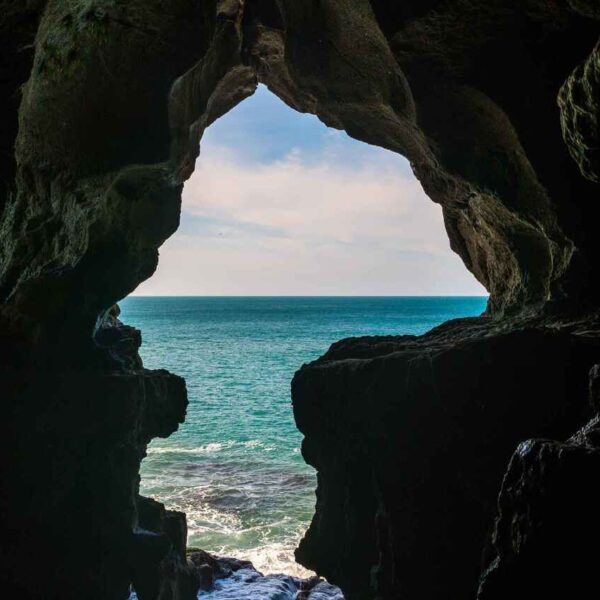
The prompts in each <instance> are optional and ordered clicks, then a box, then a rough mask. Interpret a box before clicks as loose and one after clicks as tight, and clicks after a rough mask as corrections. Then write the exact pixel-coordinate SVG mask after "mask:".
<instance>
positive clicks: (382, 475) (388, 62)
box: [0, 0, 600, 600]
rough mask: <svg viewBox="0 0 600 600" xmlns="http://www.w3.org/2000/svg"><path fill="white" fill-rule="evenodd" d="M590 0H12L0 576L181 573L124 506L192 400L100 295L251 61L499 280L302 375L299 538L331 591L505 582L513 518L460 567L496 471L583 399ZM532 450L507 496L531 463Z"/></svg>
mask: <svg viewBox="0 0 600 600" xmlns="http://www.w3.org/2000/svg"><path fill="white" fill-rule="evenodd" d="M598 17H599V13H598V8H597V2H595V1H593V0H569V1H566V0H565V1H561V2H547V1H545V0H526V1H523V2H513V1H509V0H493V1H489V0H445V1H442V0H426V1H423V0H419V1H418V2H417V1H416V0H415V1H413V0H407V1H405V2H393V1H391V0H371V1H368V0H303V1H302V2H299V1H297V0H129V1H127V2H125V1H123V0H46V1H44V0H27V1H26V2H23V1H16V0H8V1H7V2H4V4H3V6H2V15H1V20H0V32H1V34H2V42H3V53H2V57H1V59H0V75H1V77H0V87H1V91H2V111H3V114H2V119H1V120H0V158H1V161H2V166H1V168H0V176H1V177H2V187H1V188H0V232H1V239H0V341H1V351H0V360H1V369H2V373H1V375H2V377H1V379H0V396H1V398H2V406H3V419H2V428H1V430H0V440H1V442H0V443H1V444H2V481H3V485H2V490H1V492H0V507H1V511H0V518H1V520H2V523H1V525H2V528H3V529H7V530H8V533H7V535H5V536H3V537H2V555H1V557H0V560H1V565H2V569H1V573H2V584H3V588H2V589H3V591H4V592H9V591H10V590H13V589H14V590H16V592H17V593H18V594H19V596H18V597H28V598H44V599H45V600H50V599H54V598H60V599H61V600H65V599H71V598H81V597H86V598H99V599H102V600H104V599H106V600H113V599H115V600H116V599H117V598H123V597H125V596H126V594H127V587H128V585H129V583H130V582H131V581H133V580H134V579H136V580H137V581H138V585H139V586H141V587H144V586H145V587H144V590H145V591H143V592H142V594H144V593H145V594H146V595H147V597H148V598H152V597H157V596H160V597H161V598H162V599H163V600H166V599H167V598H169V599H170V598H176V597H181V598H182V600H183V598H184V597H185V595H188V596H189V595H190V594H193V590H192V589H191V588H190V587H189V586H188V587H186V585H187V584H185V581H186V575H185V574H186V573H187V571H186V569H187V568H188V566H186V564H185V563H184V561H183V554H182V547H183V543H184V540H183V538H184V537H185V535H184V533H185V532H184V526H183V521H182V519H181V517H177V516H174V515H171V516H169V515H168V513H164V514H163V512H161V511H162V509H161V508H160V507H154V508H155V510H156V511H157V512H156V514H155V515H154V516H155V517H156V518H151V519H150V522H152V523H153V525H152V526H153V527H154V530H152V531H153V533H152V531H151V532H150V533H148V534H143V535H142V538H140V535H139V534H140V527H141V529H144V527H143V526H142V525H140V520H139V514H140V511H138V510H137V508H136V507H137V488H138V468H139V462H140V460H141V458H142V457H143V455H144V451H145V446H146V444H147V443H148V441H149V440H150V439H151V438H152V437H155V436H159V435H160V436H162V435H169V434H170V433H171V432H172V431H174V430H175V428H176V427H177V424H178V423H179V422H180V421H181V420H182V419H183V417H184V412H185V402H186V400H185V386H184V383H183V382H182V380H181V379H179V378H178V377H177V376H175V375H171V374H169V373H166V372H163V371H148V370H145V369H144V368H143V365H142V363H141V361H140V359H139V356H138V355H137V348H138V347H139V343H140V340H141V338H140V334H139V332H135V331H134V330H132V329H130V328H127V327H126V326H124V325H122V324H120V323H119V322H118V318H117V314H116V310H114V309H111V308H110V307H112V306H113V305H114V304H115V303H116V302H117V301H118V300H119V299H120V298H122V297H124V296H126V295H127V294H128V293H130V292H131V291H132V290H133V289H135V287H136V286H137V285H138V284H139V283H140V282H141V281H143V280H144V279H146V278H148V277H149V276H150V275H151V274H152V273H153V271H154V269H155V268H156V264H157V260H158V248H159V247H160V245H161V244H162V243H163V242H164V240H165V239H167V237H168V236H170V235H171V234H172V233H173V232H174V231H175V230H176V229H177V226H178V221H179V211H180V201H181V189H182V185H183V182H184V181H185V179H186V178H187V177H189V175H190V174H191V173H192V171H193V168H194V164H195V160H196V158H197V157H198V152H199V149H198V143H199V141H200V139H201V137H202V133H203V131H204V129H205V128H206V127H207V126H209V125H210V124H211V123H212V122H213V121H214V120H215V119H217V118H218V117H219V116H221V115H222V114H224V113H225V112H227V110H229V109H230V108H231V107H233V106H234V105H235V104H237V103H238V102H240V101H241V100H242V99H243V98H245V97H247V96H248V95H250V94H251V93H252V92H253V91H254V89H255V87H256V85H257V83H258V82H263V83H265V84H266V85H267V86H268V87H269V88H270V89H271V90H272V91H273V92H274V93H276V94H277V95H278V96H279V97H280V98H282V99H283V100H284V101H286V102H287V103H288V104H289V105H290V106H292V107H294V108H296V109H298V110H300V111H306V112H311V113H314V114H316V115H317V116H318V117H319V118H320V119H321V120H322V121H323V122H325V123H326V124H328V125H330V126H332V127H337V128H342V129H345V130H346V131H347V132H348V133H349V134H350V135H352V136H354V137H356V138H358V139H360V140H363V141H365V142H368V143H372V144H377V145H380V146H383V147H385V148H389V149H391V150H393V151H396V152H400V153H402V154H403V155H405V156H406V157H407V158H408V159H409V160H410V161H411V164H412V166H413V169H414V172H415V174H416V176H417V177H418V178H419V180H420V181H421V183H422V185H423V187H424V189H425V190H426V192H427V194H428V195H429V196H430V197H431V198H432V200H434V201H435V202H437V203H439V204H440V205H441V207H442V210H443V214H444V219H445V224H446V229H447V231H448V236H449V239H450V244H451V247H452V248H453V250H454V251H456V252H457V253H458V254H459V255H460V256H461V258H462V259H463V261H464V263H465V265H466V267H467V268H468V269H470V270H471V271H472V272H473V273H474V275H475V276H476V277H477V278H478V279H479V281H481V282H482V283H483V284H484V285H485V286H486V287H487V289H488V290H489V291H490V294H491V296H490V302H489V307H488V317H486V318H485V319H482V320H481V321H476V322H468V323H458V324H453V325H450V326H448V327H446V328H443V329H441V330H438V331H436V332H434V333H432V334H430V335H428V336H425V337H423V338H420V339H406V338H390V339H386V340H381V339H375V340H362V341H347V342H344V343H342V344H340V345H338V346H334V348H332V350H331V351H330V352H329V353H328V354H327V355H326V356H325V357H324V358H323V359H322V360H321V361H318V362H317V363H316V364H313V365H311V366H308V367H306V368H305V369H303V370H302V371H301V372H300V373H299V375H298V376H297V378H296V381H295V384H294V394H295V399H294V402H295V410H296V415H297V418H298V423H299V426H300V427H301V429H302V430H303V431H304V432H305V434H306V436H307V439H306V443H305V454H306V457H307V459H308V460H309V461H310V462H312V463H313V464H316V465H317V466H318V468H319V471H320V472H319V491H318V506H317V514H316V517H315V521H314V523H313V525H312V527H311V530H310V532H309V534H308V536H307V538H306V539H305V541H304V542H303V544H302V546H301V548H300V550H299V557H300V558H301V560H302V561H303V562H304V563H306V564H310V565H312V566H314V567H315V568H316V569H317V570H319V571H320V572H323V573H325V574H327V575H328V576H329V577H331V578H332V580H334V581H337V582H339V583H341V584H342V586H343V587H344V590H345V591H346V593H347V595H348V596H349V597H350V598H375V597H379V598H386V599H387V598H390V599H391V598H397V597H402V598H407V599H411V598H425V597H427V598H440V599H442V598H448V597H452V598H456V597H461V594H463V593H464V594H467V597H468V595H469V594H470V595H471V596H473V595H474V594H475V590H476V588H477V577H478V568H479V565H480V564H481V565H483V567H485V568H486V569H487V571H486V580H485V581H492V580H494V581H508V579H507V577H508V576H505V575H504V573H505V572H506V571H505V569H504V566H503V565H504V564H506V560H505V558H506V557H508V556H509V555H510V556H511V557H512V558H510V559H509V562H511V564H516V563H519V561H521V554H520V553H519V552H517V551H513V550H510V551H508V550H505V549H506V548H508V545H507V544H508V542H507V541H506V540H507V539H508V538H507V537H502V535H501V534H502V528H500V529H498V528H497V533H496V534H495V537H494V548H495V550H494V552H496V553H497V555H498V557H499V559H498V561H496V562H495V563H493V565H491V563H490V562H489V560H488V558H489V557H484V558H483V559H482V560H481V561H480V560H479V556H481V552H482V548H483V547H484V546H485V537H486V536H485V533H486V531H488V530H491V529H492V520H493V519H492V517H493V512H494V510H493V507H494V505H495V495H496V491H497V490H498V489H499V487H500V482H501V476H502V470H503V464H504V463H505V462H506V461H508V459H509V457H510V454H511V453H512V452H513V451H514V449H515V447H516V446H517V444H518V443H520V442H522V441H523V440H525V439H527V438H530V437H532V436H543V437H545V438H551V439H554V440H556V442H548V444H550V446H548V447H551V448H552V449H553V450H552V452H554V451H555V449H557V448H559V449H560V448H562V446H560V443H561V442H563V441H564V440H565V439H567V437H568V436H569V435H570V434H571V433H572V432H573V431H575V430H576V429H578V428H580V427H582V426H583V424H584V421H585V419H587V418H589V417H590V416H591V415H590V414H586V410H585V401H584V395H582V393H581V389H582V387H583V386H584V385H585V384H584V381H585V372H586V371H587V369H588V368H589V366H590V365H591V363H592V362H594V361H597V354H596V353H597V348H596V340H597V336H596V332H597V328H596V325H595V323H596V321H595V318H594V317H593V314H594V312H595V311H596V310H597V305H598V295H597V290H596V289H595V287H597V286H594V283H595V281H596V280H597V279H598V271H599V268H600V264H599V263H598V258H597V257H598V255H599V252H598V251H599V247H598V244H599V241H598V236H597V235H596V233H597V232H596V228H597V222H598V216H599V215H598V203H597V200H598V185H597V181H598V68H597V66H598V46H597V42H598V32H599V26H598ZM572 445H573V444H571V443H569V448H571V446H572ZM538 447H540V448H541V446H539V444H538V445H536V446H535V448H538ZM548 452H550V451H548ZM556 452H558V450H556ZM536 453H537V450H536V451H535V452H534V453H533V454H531V453H528V454H527V456H528V457H530V458H527V460H531V464H532V465H534V463H535V461H536V460H537V458H536V456H537V455H538V454H539V453H537V454H536ZM563 454H564V455H565V456H567V454H568V453H563ZM569 456H570V455H569ZM523 461H525V458H523V460H521V459H513V461H512V463H511V468H510V470H509V474H510V473H516V474H515V475H514V477H513V476H512V475H510V476H509V475H507V478H506V479H505V486H504V488H503V492H502V493H503V494H506V490H507V489H509V488H507V486H509V487H510V486H511V485H513V484H511V483H510V482H511V481H512V482H517V483H515V484H514V486H513V487H514V489H517V488H518V490H525V489H526V488H527V485H529V484H528V483H526V482H524V483H523V485H521V484H520V483H518V482H519V481H521V480H522V479H523V478H524V477H525V476H526V477H529V476H530V475H531V477H532V478H533V479H532V481H535V480H536V477H538V475H537V474H536V472H535V468H534V467H533V466H532V468H531V469H529V468H527V469H526V470H522V471H521V472H519V468H520V467H519V465H523V464H525V462H523ZM558 462H560V461H558ZM527 464H529V463H527ZM570 464H571V462H570V460H566V459H565V462H564V465H566V466H564V468H565V469H567V470H568V469H570V467H569V466H568V465H570ZM561 465H562V463H560V465H559V467H560V469H563V466H561ZM557 468H558V467H557ZM511 477H512V479H511ZM507 482H508V483H507ZM548 485H549V487H548V489H550V490H553V489H555V488H553V487H552V485H550V484H548ZM515 486H516V487H515ZM519 486H520V487H519ZM513 487H510V489H513ZM582 489H583V488H582ZM511 493H512V492H511ZM515 494H517V492H515ZM518 494H520V497H523V498H528V496H527V495H526V494H524V493H521V491H518ZM515 497H516V496H515ZM501 498H502V495H501ZM525 502H529V500H525ZM531 502H532V506H533V503H535V507H536V508H535V511H536V514H540V515H546V516H544V517H543V520H545V521H546V523H547V524H548V526H550V527H552V523H553V522H554V521H555V518H554V517H553V516H552V515H553V514H554V513H552V510H551V509H548V510H546V509H545V508H543V507H540V504H539V503H540V502H541V500H540V499H539V498H537V497H536V499H535V500H533V499H532V500H531ZM549 502H550V505H551V503H552V500H551V499H550V500H549ZM501 505H502V506H504V507H506V508H504V509H502V510H504V511H505V512H506V514H508V512H507V511H509V510H512V508H510V502H508V501H507V502H506V503H505V502H504V501H502V503H501ZM140 506H141V505H140ZM144 506H146V508H147V507H148V505H147V504H146V505H144ZM532 510H533V509H532ZM150 512H152V511H150ZM156 515H158V517H157V516H156ZM146 517H148V515H146ZM501 519H502V518H501V517H500V520H501ZM168 523H171V524H173V523H179V525H178V527H179V529H177V527H175V530H171V528H170V526H169V525H168ZM148 531H150V530H148ZM436 532H437V533H436ZM440 532H443V535H441V534H440ZM544 535H546V534H544ZM139 539H143V540H144V544H147V546H144V545H143V544H142V546H141V547H142V548H146V550H140V549H139V548H140V546H139ZM136 540H137V541H136ZM148 540H150V541H148ZM503 540H504V541H503ZM155 541H156V545H155V546H154V545H153V544H154V542H155ZM136 544H137V545H136ZM457 544H458V545H457ZM133 548H138V550H135V551H134V550H133ZM161 552H162V553H163V554H162V555H161ZM490 552H491V554H493V552H492V551H491V550H490ZM511 552H512V554H511ZM32 553H33V554H35V556H36V559H34V560H35V567H32ZM144 553H146V555H147V556H148V558H147V560H142V563H143V564H141V563H140V560H141V559H139V556H143V555H145V554H144ZM132 555H135V556H136V557H137V558H136V560H137V562H136V561H133V560H131V557H132ZM39 557H43V558H39ZM490 560H491V559H490ZM144 565H145V566H144ZM496 567H498V569H499V570H500V571H502V573H503V575H501V576H500V575H499V576H498V577H496V575H494V573H495V572H496V571H495V568H496ZM32 568H33V569H34V570H35V576H32ZM519 568H520V567H519ZM490 569H491V570H490ZM500 571H499V572H500ZM140 573H143V574H144V576H143V577H142V578H141V579H140V577H141V576H140ZM567 576H568V573H566V572H565V577H567ZM419 578H420V579H421V584H422V585H421V588H419V589H417V588H418V579H419ZM142 581H143V582H144V583H140V582H142ZM486 585H487V588H482V589H485V590H486V591H485V593H487V594H491V593H492V592H490V591H489V590H490V589H491V588H490V585H491V584H489V585H488V584H487V583H486ZM502 585H504V584H502ZM506 585H508V584H506ZM507 589H508V588H507ZM423 590H426V592H425V591H423ZM482 593H483V592H482ZM425 594H427V595H425ZM15 597H17V596H15ZM490 597H491V596H490Z"/></svg>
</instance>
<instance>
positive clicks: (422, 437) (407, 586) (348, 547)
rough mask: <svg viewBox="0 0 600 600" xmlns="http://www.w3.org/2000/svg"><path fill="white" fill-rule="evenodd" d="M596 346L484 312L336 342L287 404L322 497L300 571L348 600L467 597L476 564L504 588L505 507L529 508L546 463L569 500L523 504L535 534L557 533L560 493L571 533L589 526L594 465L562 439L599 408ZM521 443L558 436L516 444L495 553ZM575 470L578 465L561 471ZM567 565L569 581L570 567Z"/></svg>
mask: <svg viewBox="0 0 600 600" xmlns="http://www.w3.org/2000/svg"><path fill="white" fill-rule="evenodd" d="M599 350H600V330H599V328H598V323H597V321H585V322H579V323H563V324H561V325H559V324H557V323H556V322H555V323H553V324H552V325H551V326H550V325H547V324H545V323H544V322H542V321H541V320H537V321H527V320H523V321H513V322H507V321H504V322H502V323H499V322H497V321H493V320H491V319H487V318H480V319H464V320H458V321H452V322H449V323H446V324H444V325H442V326H440V327H438V328H437V329H434V330H433V331H431V332H430V333H428V334H426V335H424V336H419V337H415V336H400V337H371V338H354V339H347V340H343V341H341V342H338V343H336V344H334V345H333V346H332V347H331V349H330V350H329V351H328V352H327V353H326V354H325V355H324V356H323V357H322V358H320V359H318V360H316V361H315V362H313V363H311V364H308V365H304V366H303V367H302V369H300V371H298V373H296V376H295V378H294V381H293V383H292V394H293V402H294V411H295V416H296V422H297V424H298V427H299V428H300V430H301V431H302V432H303V433H304V435H305V440H304V443H303V448H302V452H303V455H304V458H305V460H306V461H307V462H309V463H310V464H311V465H313V466H314V467H315V468H316V469H317V471H318V489H317V506H316V514H315V517H314V519H313V522H312V524H311V526H310V529H309V531H308V532H307V534H306V536H305V538H304V539H303V541H302V542H301V544H300V547H299V549H298V550H297V559H298V560H299V562H300V563H301V564H303V565H305V566H306V567H308V568H311V569H313V570H315V571H316V572H317V573H319V574H321V575H323V576H325V577H327V579H328V580H329V581H331V582H332V583H334V584H336V585H339V586H340V587H341V588H342V589H343V591H344V594H345V595H346V598H348V599H350V600H355V599H356V600H362V599H364V598H390V599H391V598H419V599H420V600H434V599H435V600H439V599H441V598H465V599H466V598H475V597H476V595H477V589H478V585H479V583H478V582H479V575H480V573H481V571H482V569H483V570H485V569H490V568H491V569H492V571H498V569H500V568H502V572H503V576H504V579H505V580H506V579H507V576H506V571H510V566H511V565H512V566H514V564H515V563H518V562H519V560H520V559H521V558H522V557H520V556H519V553H518V552H517V551H509V550H508V549H507V547H508V546H509V545H510V544H509V542H508V541H507V538H510V534H508V533H507V531H506V529H507V527H510V523H511V518H510V514H512V512H517V513H519V511H521V512H522V511H525V513H527V510H528V509H527V506H528V500H527V497H526V493H528V492H531V491H533V490H534V489H535V487H536V486H537V482H538V481H542V480H543V479H544V477H548V478H550V477H553V474H552V473H550V472H549V471H548V470H546V471H545V470H544V464H548V465H551V466H552V467H553V470H554V471H555V472H556V473H557V474H560V472H561V469H562V471H564V472H565V475H568V477H567V479H566V483H565V485H567V489H568V490H570V491H563V492H560V493H559V494H558V495H554V496H550V494H551V493H552V494H555V492H557V491H560V490H559V489H558V488H559V487H560V486H558V488H557V486H556V485H555V484H552V485H550V484H548V485H546V487H545V488H542V489H545V490H547V491H548V497H546V498H541V497H539V494H538V495H537V496H536V497H535V498H533V499H532V500H531V502H532V505H531V510H534V508H535V510H536V511H538V513H539V514H540V515H544V517H540V522H541V523H543V524H544V527H545V528H546V531H545V534H544V537H543V539H544V540H548V539H551V537H552V535H551V534H552V532H556V533H557V534H558V533H559V532H558V530H561V531H562V525H561V519H560V518H557V515H556V514H555V513H556V511H557V510H558V506H560V505H561V501H562V500H561V499H564V497H565V495H566V496H568V497H570V504H569V506H570V507H571V509H572V510H570V514H572V515H577V510H576V506H579V507H580V508H581V510H582V511H583V513H584V514H585V515H586V516H583V513H582V514H579V515H578V516H576V520H577V522H578V523H579V524H581V519H583V520H588V521H589V522H590V523H594V522H595V521H596V516H595V514H596V511H595V510H593V509H592V506H591V505H590V504H589V502H588V501H587V500H584V498H586V497H589V494H588V495H587V496H586V494H584V491H585V486H589V485H590V484H591V482H592V481H594V479H595V476H594V475H593V473H594V472H595V466H594V465H595V464H596V462H597V458H595V455H592V454H590V453H589V452H588V451H587V450H585V449H583V448H579V447H576V446H574V445H573V443H571V442H569V444H568V446H563V445H562V442H563V441H566V440H567V439H568V438H569V437H570V436H571V435H572V434H573V432H575V431H576V430H578V429H579V428H580V427H582V426H583V425H584V424H585V423H586V422H587V421H588V420H589V419H590V418H591V417H592V415H593V414H594V411H595V407H594V406H591V405H590V403H589V400H588V392H587V379H588V372H589V371H590V368H591V367H592V366H593V364H594V362H595V361H597V358H598V352H599ZM529 438H546V440H554V441H548V442H545V443H543V444H541V443H536V444H535V445H533V446H532V447H531V448H530V449H529V450H527V452H525V451H524V450H523V448H524V446H520V448H521V450H519V451H518V452H517V455H516V456H517V458H514V459H513V461H512V463H511V466H510V467H509V473H508V474H507V476H506V479H505V486H504V488H503V492H502V494H501V496H500V504H501V506H502V509H501V512H500V516H499V517H498V518H499V523H500V525H499V526H498V527H497V533H496V535H495V537H494V542H493V544H489V542H488V543H486V539H488V538H489V534H490V533H491V531H492V529H493V528H494V516H495V513H496V506H497V496H498V490H499V489H500V486H501V482H502V478H503V474H504V471H505V468H506V465H507V463H508V462H509V460H510V457H511V455H512V453H513V452H514V450H515V448H516V447H517V446H518V445H519V444H520V443H521V442H523V440H527V439H529ZM527 448H529V446H528V447H527ZM584 454H585V455H586V456H587V455H588V454H589V457H588V458H585V457H583V459H582V460H581V461H580V460H579V459H580V458H581V457H582V456H583V455H584ZM551 455H552V456H555V459H553V458H552V456H551ZM544 460H546V463H545V462H544ZM572 463H574V464H576V465H578V466H577V468H575V469H574V470H573V471H572V472H570V474H569V472H568V470H567V467H568V466H569V465H572ZM530 465H532V466H530ZM584 471H585V475H584V474H583V472H584ZM569 478H571V479H573V481H575V480H576V479H578V478H579V479H580V480H581V485H580V486H574V485H571V483H573V482H572V481H571V479H569ZM515 481H517V483H519V487H518V490H517V492H518V494H517V492H515V491H514V487H515V485H516V484H515ZM571 494H573V495H572V496H571ZM593 497H594V498H596V497H597V494H596V495H594V496H593ZM542 500H544V501H545V502H546V504H544V502H543V501H542ZM553 507H554V508H553ZM554 509H556V510H554ZM536 514H537V513H536ZM582 532H583V529H582V528H581V527H580V528H579V534H577V535H575V534H574V537H573V536H572V538H573V539H572V540H571V541H574V540H576V539H582V538H581V537H578V536H579V535H581V534H582ZM515 535H516V534H515ZM559 539H565V536H564V535H562V534H561V535H560V537H559ZM536 547H537V546H536ZM565 547H567V546H565ZM569 552H571V550H569ZM564 554H565V552H564V549H563V551H562V552H561V553H560V556H563V558H564ZM557 556H558V555H557ZM561 560H562V559H561ZM494 561H495V562H494ZM563 563H564V564H563V567H564V568H563V570H562V572H561V577H562V581H563V582H568V581H570V580H571V579H572V577H571V575H573V573H569V567H568V565H567V563H568V561H564V560H563ZM490 565H492V566H490ZM494 565H495V566H494ZM507 565H509V566H507ZM538 566H539V565H538ZM536 572H537V573H539V569H538V570H537V571H536V570H533V569H532V570H530V571H528V569H527V568H524V569H521V571H520V578H519V577H516V578H512V579H510V581H511V582H512V584H515V582H516V581H519V580H520V581H522V582H523V581H524V575H525V574H528V575H529V577H530V580H529V581H530V583H531V585H532V586H533V587H535V580H536V575H535V573H536ZM491 578H492V573H491V572H488V575H487V579H491ZM496 579H499V577H496ZM549 580H550V578H548V581H549ZM587 584H589V581H587ZM487 587H488V588H490V587H491V584H489V585H488V586H487ZM502 589H503V592H504V595H502V594H500V595H498V596H496V595H492V594H491V593H487V592H486V594H485V595H484V596H483V597H484V598H485V600H488V598H494V599H495V598H509V597H510V598H516V597H517V596H518V588H516V587H515V585H513V586H512V587H511V585H509V583H506V581H505V582H504V587H503V588H502Z"/></svg>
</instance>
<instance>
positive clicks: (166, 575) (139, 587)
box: [130, 496, 202, 600]
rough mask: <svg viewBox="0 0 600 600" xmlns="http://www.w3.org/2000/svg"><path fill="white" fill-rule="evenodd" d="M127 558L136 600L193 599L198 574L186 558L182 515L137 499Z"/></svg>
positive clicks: (200, 582)
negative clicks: (134, 525)
mask: <svg viewBox="0 0 600 600" xmlns="http://www.w3.org/2000/svg"><path fill="white" fill-rule="evenodd" d="M137 509H138V521H137V526H136V527H135V529H134V544H133V548H132V551H131V555H130V562H131V564H132V584H133V587H134V588H135V592H136V594H137V597H138V599H139V600H155V599H157V600H195V599H196V598H197V594H198V589H199V588H200V587H201V584H202V579H201V575H202V571H201V570H199V569H196V568H195V565H193V564H188V561H187V558H186V546H187V524H186V520H185V515H184V514H183V513H180V512H176V511H168V510H165V507H164V506H163V505H162V504H160V502H156V500H152V499H151V498H144V497H141V496H140V497H139V498H138V501H137Z"/></svg>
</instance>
